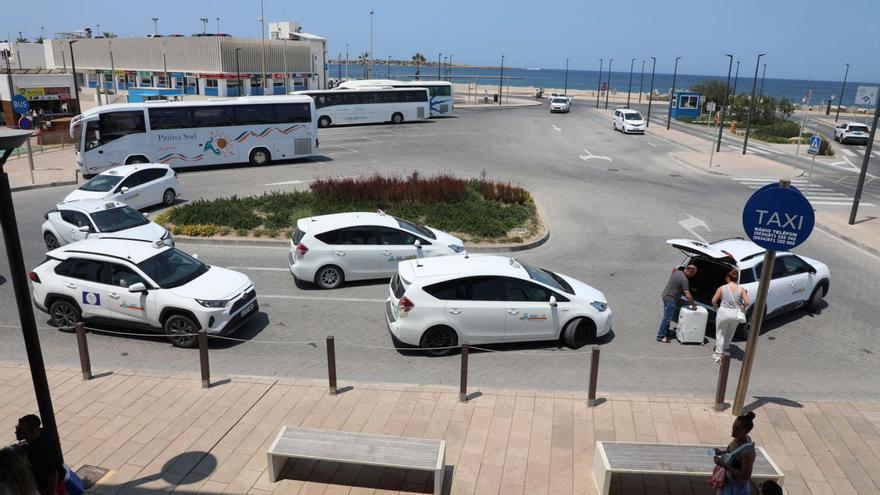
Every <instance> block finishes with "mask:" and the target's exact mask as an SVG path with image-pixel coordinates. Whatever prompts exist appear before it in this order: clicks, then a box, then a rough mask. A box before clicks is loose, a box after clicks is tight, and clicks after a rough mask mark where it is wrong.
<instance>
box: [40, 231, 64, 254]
mask: <svg viewBox="0 0 880 495" xmlns="http://www.w3.org/2000/svg"><path fill="white" fill-rule="evenodd" d="M43 241H45V242H46V250H47V251H51V250H53V249H58V248H59V247H61V243H60V242H58V238H57V237H55V234H53V233H51V232H46V233H45V234H44V235H43Z"/></svg>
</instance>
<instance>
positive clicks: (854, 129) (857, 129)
mask: <svg viewBox="0 0 880 495" xmlns="http://www.w3.org/2000/svg"><path fill="white" fill-rule="evenodd" d="M849 130H850V131H852V132H869V131H868V127H867V126H864V125H851V126H849Z"/></svg>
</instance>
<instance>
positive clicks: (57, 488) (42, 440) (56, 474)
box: [15, 414, 64, 495]
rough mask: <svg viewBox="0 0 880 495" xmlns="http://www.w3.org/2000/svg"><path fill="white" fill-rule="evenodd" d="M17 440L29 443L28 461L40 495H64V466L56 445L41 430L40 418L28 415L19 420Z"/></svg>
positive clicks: (16, 429)
mask: <svg viewBox="0 0 880 495" xmlns="http://www.w3.org/2000/svg"><path fill="white" fill-rule="evenodd" d="M15 438H17V439H18V440H24V441H25V442H26V443H27V449H26V451H25V452H26V454H27V459H28V461H29V462H30V464H31V470H32V471H33V473H34V479H35V480H36V482H37V490H39V491H40V495H53V494H59V495H63V494H64V466H63V465H62V464H61V456H60V455H59V454H58V449H57V448H56V446H55V443H54V442H53V441H52V439H51V438H49V435H47V434H46V433H44V432H43V429H42V428H40V418H39V417H37V416H36V415H34V414H28V415H27V416H24V417H22V418H21V419H19V420H18V424H17V425H16V426H15Z"/></svg>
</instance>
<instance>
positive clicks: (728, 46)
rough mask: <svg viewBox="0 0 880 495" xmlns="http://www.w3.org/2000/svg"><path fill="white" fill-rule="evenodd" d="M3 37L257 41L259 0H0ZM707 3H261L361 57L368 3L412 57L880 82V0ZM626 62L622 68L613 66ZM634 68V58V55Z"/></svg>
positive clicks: (380, 44)
mask: <svg viewBox="0 0 880 495" xmlns="http://www.w3.org/2000/svg"><path fill="white" fill-rule="evenodd" d="M3 3H4V8H3V16H2V20H0V38H5V37H6V33H10V34H11V36H12V37H13V38H14V37H15V36H17V32H18V31H19V30H21V31H23V34H24V35H25V36H26V37H28V38H30V39H33V38H35V37H36V36H39V33H40V26H45V30H46V33H47V34H48V33H52V32H56V31H64V30H71V29H81V28H84V27H86V26H90V27H92V29H96V26H97V24H100V25H101V29H102V30H105V31H113V32H115V33H117V34H118V35H120V36H143V35H145V34H147V33H149V32H152V30H153V23H152V21H151V20H150V19H151V18H152V17H154V16H155V17H159V18H160V20H159V30H160V32H163V33H182V34H191V33H194V32H200V31H201V28H202V23H201V22H200V21H199V18H200V17H208V18H210V19H211V22H210V24H209V27H208V29H209V30H214V29H216V28H215V26H216V21H215V18H216V17H218V16H219V17H220V18H221V19H220V24H221V30H222V31H223V32H227V33H230V34H233V35H237V36H251V37H257V36H259V33H260V28H259V23H258V22H257V18H258V17H259V15H260V2H259V0H234V1H233V0H213V1H210V2H209V1H193V0H147V1H122V2H120V1H108V0H86V1H82V2H75V1H68V0H4V2H3ZM837 3H838V2H832V1H828V0H824V1H821V2H820V1H817V0H726V1H719V0H702V1H699V2H695V1H684V0H672V1H665V2H664V1H656V0H654V1H649V0H629V1H627V2H615V1H607V0H606V1H597V0H557V1H553V2H540V1H531V2H529V1H523V0H506V1H501V0H476V1H474V0H470V1H460V0H445V1H432V2H427V1H423V0H373V1H372V2H369V1H363V0H312V1H302V0H298V1H293V0H265V9H266V20H267V22H268V21H273V20H291V21H296V22H300V23H301V24H302V26H303V29H304V30H305V31H308V32H312V33H315V34H319V35H321V36H325V37H327V39H328V40H329V50H330V53H331V56H332V57H336V56H337V55H338V53H339V52H340V51H344V49H345V44H346V43H349V45H350V52H351V54H352V55H353V56H354V55H355V54H357V53H358V52H363V51H367V50H368V49H369V21H370V16H369V11H370V9H371V8H372V9H373V10H374V11H375V14H374V17H373V22H374V24H373V29H374V39H373V52H374V54H375V56H376V58H385V57H388V56H391V57H394V58H407V59H408V58H409V57H411V56H412V54H413V53H415V52H416V51H420V52H422V53H423V54H425V55H426V56H427V57H428V58H429V59H432V60H436V57H437V53H438V52H443V53H444V54H448V53H452V54H454V61H455V62H461V63H471V64H480V65H497V64H498V63H499V61H500V58H501V54H502V53H503V54H506V55H507V57H506V59H505V60H506V64H510V65H512V66H516V67H532V66H538V67H543V68H563V67H564V66H565V58H566V57H568V58H570V59H571V68H573V69H596V68H597V64H598V57H604V58H606V60H607V58H609V57H613V58H614V59H615V66H616V67H617V68H618V69H620V70H626V69H625V68H624V66H625V65H626V61H628V60H629V59H630V58H632V57H639V58H642V57H648V56H651V55H653V56H656V57H657V59H658V62H657V71H658V72H672V59H673V57H675V56H677V55H680V56H682V57H683V59H682V60H681V61H680V63H679V64H680V65H679V70H680V71H681V72H683V73H688V74H726V71H727V62H726V60H727V59H726V58H725V57H724V54H725V53H732V54H734V55H735V56H736V58H737V59H739V60H742V64H743V66H742V67H741V73H743V72H745V73H748V72H750V71H751V70H754V61H755V56H756V55H757V54H758V53H760V52H766V53H767V56H766V57H765V59H764V61H765V62H766V63H767V77H768V78H773V77H781V78H793V79H808V78H812V79H819V80H839V79H841V78H842V77H843V64H844V63H845V62H846V63H849V64H850V66H851V68H850V74H849V78H850V80H852V81H880V63H878V58H877V54H878V53H880V37H878V36H876V35H875V34H874V35H872V32H874V33H875V32H876V31H875V30H876V22H878V21H880V0H845V1H842V2H841V5H839V6H838V5H837ZM617 64H620V65H617ZM637 64H638V61H637Z"/></svg>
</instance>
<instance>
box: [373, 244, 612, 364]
mask: <svg viewBox="0 0 880 495" xmlns="http://www.w3.org/2000/svg"><path fill="white" fill-rule="evenodd" d="M389 291H390V294H389V297H388V300H387V301H386V303H385V316H386V321H387V323H388V328H389V329H390V330H391V334H392V335H393V336H394V338H395V339H397V340H398V341H400V342H402V343H404V344H409V345H414V346H419V347H422V348H425V350H426V352H428V353H430V354H434V355H443V354H446V353H448V352H449V348H452V347H456V346H458V345H460V344H462V343H468V344H480V343H492V342H522V341H538V340H559V339H561V340H562V341H563V342H565V344H566V345H568V346H570V347H573V348H577V347H581V346H583V345H585V344H586V343H587V342H588V341H590V340H591V339H595V338H597V337H602V336H604V335H606V334H607V333H608V332H610V331H611V309H610V308H609V307H608V301H607V299H605V296H604V295H603V294H602V292H600V291H598V290H596V289H594V288H593V287H590V286H589V285H587V284H585V283H583V282H580V281H578V280H575V279H573V278H571V277H568V276H565V275H560V274H557V273H554V272H551V271H549V270H545V269H541V268H536V267H533V266H530V265H527V264H525V263H523V262H521V261H518V260H516V259H514V258H508V257H506V256H494V255H485V256H468V255H464V256H445V257H441V258H431V259H417V260H410V261H405V262H401V263H400V267H399V269H398V272H397V274H395V275H394V277H393V278H392V279H391V285H390V287H389Z"/></svg>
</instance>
